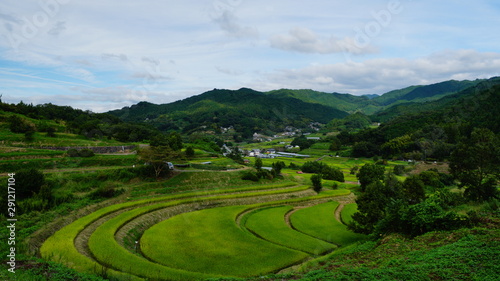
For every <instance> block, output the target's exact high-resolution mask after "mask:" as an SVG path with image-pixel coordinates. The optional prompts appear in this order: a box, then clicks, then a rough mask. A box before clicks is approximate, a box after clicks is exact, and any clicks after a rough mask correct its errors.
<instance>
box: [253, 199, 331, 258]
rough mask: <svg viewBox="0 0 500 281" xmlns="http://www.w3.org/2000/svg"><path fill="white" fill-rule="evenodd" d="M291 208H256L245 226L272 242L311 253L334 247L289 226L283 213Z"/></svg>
mask: <svg viewBox="0 0 500 281" xmlns="http://www.w3.org/2000/svg"><path fill="white" fill-rule="evenodd" d="M292 209H293V207H292V206H279V207H272V208H265V209H262V210H261V209H258V210H256V211H255V212H252V213H250V214H248V215H247V218H246V219H245V227H246V228H247V229H248V230H250V231H251V232H252V233H254V234H256V235H257V236H259V237H262V238H263V239H266V240H268V241H270V242H272V243H275V244H278V245H282V246H285V247H287V248H291V249H296V250H299V251H303V252H306V253H309V254H313V255H319V254H322V253H325V252H328V251H331V250H333V249H335V248H336V246H335V245H333V244H330V243H327V242H324V241H322V240H319V239H316V238H313V237H311V236H309V235H306V234H303V233H301V232H298V231H295V230H293V229H292V228H290V226H289V225H288V224H287V223H286V221H285V215H286V214H287V213H288V212H290V211H291V210H292Z"/></svg>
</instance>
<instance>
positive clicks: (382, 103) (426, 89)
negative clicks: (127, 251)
mask: <svg viewBox="0 0 500 281" xmlns="http://www.w3.org/2000/svg"><path fill="white" fill-rule="evenodd" d="M484 81H486V79H483V80H479V79H478V80H475V81H468V80H465V81H455V80H450V81H444V82H440V83H436V84H431V85H421V86H410V87H407V88H404V89H399V90H394V91H390V92H388V93H385V94H383V95H381V96H375V95H371V96H355V95H351V94H340V93H335V92H334V93H325V92H318V91H314V90H307V89H304V90H291V89H280V90H274V91H269V92H259V91H255V90H253V89H249V88H241V89H239V90H225V89H213V90H211V91H207V92H205V93H202V94H200V95H196V96H192V97H189V98H186V99H183V100H179V101H176V102H173V103H169V104H160V105H157V104H152V103H149V102H140V103H138V104H136V105H132V106H130V107H124V108H122V109H120V110H114V111H110V112H109V113H110V114H112V115H114V116H117V117H119V118H120V119H122V120H124V121H129V122H141V123H148V124H150V125H153V126H155V127H157V128H159V129H160V130H163V131H169V130H176V131H180V132H183V133H192V132H195V131H199V130H213V131H218V130H219V129H220V128H221V127H232V128H234V129H235V131H236V132H238V133H239V134H242V135H243V136H244V137H249V136H250V135H251V134H253V133H254V132H268V133H272V132H278V131H280V130H283V129H284V128H285V127H286V126H294V127H298V128H305V127H307V126H308V124H310V123H312V122H320V123H328V122H329V121H331V120H332V119H335V118H343V117H346V116H347V115H349V114H352V113H356V112H361V113H364V114H366V115H371V116H373V117H372V119H374V120H376V121H383V122H386V121H388V120H391V119H393V118H395V117H397V116H399V115H401V114H404V113H405V112H407V111H416V112H418V111H419V109H416V108H418V107H420V109H424V108H432V107H434V108H438V107H440V106H441V103H439V102H437V103H434V102H435V101H440V100H442V99H443V98H446V97H453V96H454V95H456V94H457V93H460V92H462V91H464V90H465V89H468V88H471V87H475V86H477V85H478V84H480V83H482V82H484ZM454 98H456V97H453V98H452V99H454ZM418 105H420V106H418Z"/></svg>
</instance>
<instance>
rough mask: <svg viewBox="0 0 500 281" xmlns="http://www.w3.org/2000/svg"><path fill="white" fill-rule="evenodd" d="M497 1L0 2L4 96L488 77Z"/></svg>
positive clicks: (382, 85) (102, 105)
mask: <svg viewBox="0 0 500 281" xmlns="http://www.w3.org/2000/svg"><path fill="white" fill-rule="evenodd" d="M499 26H500V4H499V2H498V1H495V0H476V1H458V0H455V1H451V0H442V1H430V0H383V1H379V0H352V1H338V0H310V1H297V0H287V1H285V0H274V1H269V0H268V1H264V0H252V1H250V0H183V1H173V0H144V1H132V0H120V1H118V0H106V1H103V0H86V1H76V0H37V1H34V0H23V1H19V0H2V1H1V2H0V95H1V99H2V101H3V102H8V103H18V102H20V101H23V102H25V103H33V104H43V103H53V104H57V105H70V106H72V107H75V108H80V109H83V110H91V111H93V112H105V111H108V110H113V109H119V108H122V107H125V106H130V105H133V104H136V103H138V102H140V101H149V102H152V103H156V104H160V103H169V102H174V101H177V100H180V99H184V98H187V97H190V96H193V95H198V94H201V93H203V92H205V91H209V90H212V89H214V88H218V89H234V90H236V89H239V88H242V87H247V88H252V89H255V90H258V91H270V90H275V89H281V88H287V89H313V90H317V91H323V92H328V93H332V92H338V93H349V94H353V95H364V94H383V93H385V92H388V91H391V90H395V89H400V88H404V87H407V86H411V85H427V84H432V83H437V82H442V81H446V80H451V79H455V80H474V79H482V78H490V77H493V76H499V75H500V32H499V31H498V27H499Z"/></svg>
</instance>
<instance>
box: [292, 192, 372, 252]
mask: <svg viewBox="0 0 500 281" xmlns="http://www.w3.org/2000/svg"><path fill="white" fill-rule="evenodd" d="M338 206H339V203H338V202H328V203H324V204H319V205H316V206H313V207H308V208H305V209H301V210H298V211H297V212H295V213H293V214H292V216H291V218H290V221H291V223H292V226H293V227H294V228H295V229H297V230H298V231H301V232H303V233H305V234H308V235H311V236H313V237H316V238H319V239H322V240H325V241H328V242H331V243H334V244H336V245H339V246H346V245H349V244H352V243H354V242H357V241H359V240H361V239H363V238H364V235H360V234H354V233H352V232H350V231H348V230H347V227H346V226H345V225H344V224H342V223H341V222H339V221H337V220H336V219H335V216H334V212H335V210H336V209H337V207H338Z"/></svg>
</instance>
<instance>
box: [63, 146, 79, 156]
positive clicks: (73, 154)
mask: <svg viewBox="0 0 500 281" xmlns="http://www.w3.org/2000/svg"><path fill="white" fill-rule="evenodd" d="M66 154H68V156H69V157H79V156H80V154H79V153H78V150H76V149H74V148H72V149H69V150H68V151H66Z"/></svg>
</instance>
